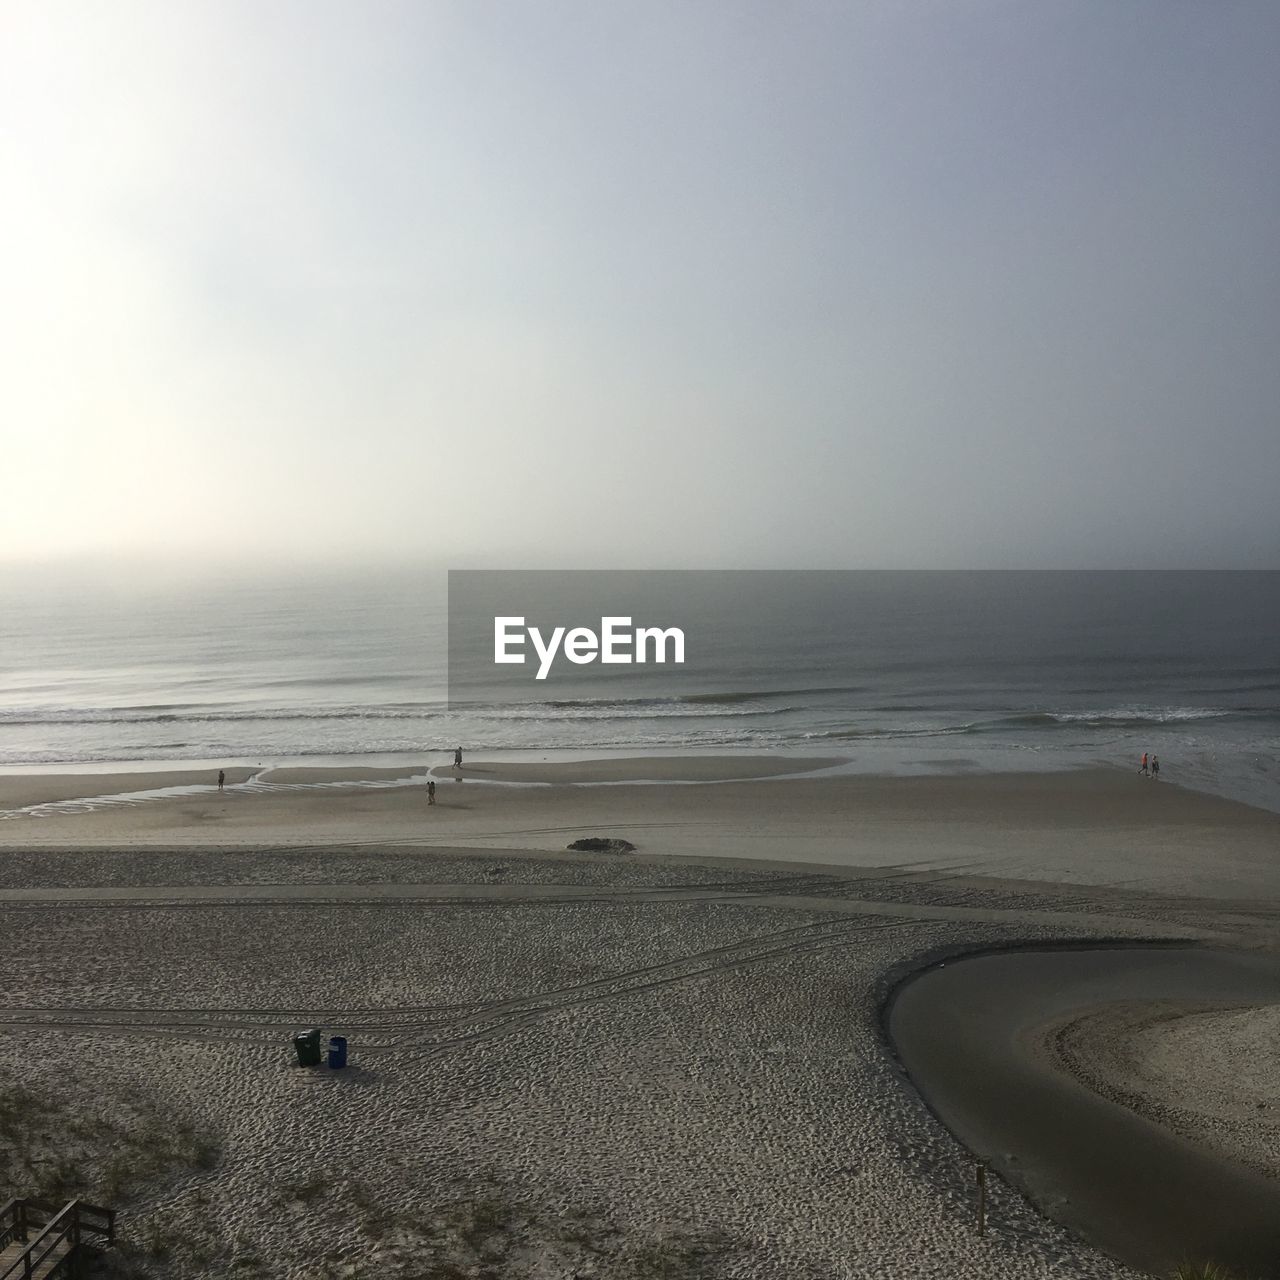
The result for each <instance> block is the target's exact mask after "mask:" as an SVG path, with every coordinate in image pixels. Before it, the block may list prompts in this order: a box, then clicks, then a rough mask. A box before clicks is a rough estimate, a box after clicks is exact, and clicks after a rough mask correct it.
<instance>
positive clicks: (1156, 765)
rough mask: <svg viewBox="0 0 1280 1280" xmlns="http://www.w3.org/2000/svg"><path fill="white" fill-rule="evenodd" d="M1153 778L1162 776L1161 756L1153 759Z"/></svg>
mask: <svg viewBox="0 0 1280 1280" xmlns="http://www.w3.org/2000/svg"><path fill="white" fill-rule="evenodd" d="M1151 776H1152V777H1153V778H1158V777H1159V776H1160V757H1159V756H1152V757H1151Z"/></svg>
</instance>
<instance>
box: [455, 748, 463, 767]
mask: <svg viewBox="0 0 1280 1280" xmlns="http://www.w3.org/2000/svg"><path fill="white" fill-rule="evenodd" d="M453 767H454V768H455V769H461V768H462V748H461V747H454V749H453Z"/></svg>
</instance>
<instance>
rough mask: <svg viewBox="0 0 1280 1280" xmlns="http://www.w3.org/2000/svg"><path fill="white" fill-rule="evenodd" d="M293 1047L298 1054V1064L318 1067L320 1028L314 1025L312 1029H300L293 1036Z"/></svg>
mask: <svg viewBox="0 0 1280 1280" xmlns="http://www.w3.org/2000/svg"><path fill="white" fill-rule="evenodd" d="M293 1047H294V1049H295V1050H296V1051H297V1054H298V1066H300V1067H318V1066H319V1065H320V1060H321V1053H320V1028H319V1027H312V1028H311V1030H310V1031H299V1032H298V1034H297V1035H296V1036H294V1037H293Z"/></svg>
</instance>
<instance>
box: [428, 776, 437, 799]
mask: <svg viewBox="0 0 1280 1280" xmlns="http://www.w3.org/2000/svg"><path fill="white" fill-rule="evenodd" d="M435 802H436V780H435V779H434V778H430V779H428V781H427V803H428V804H435Z"/></svg>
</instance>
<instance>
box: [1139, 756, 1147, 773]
mask: <svg viewBox="0 0 1280 1280" xmlns="http://www.w3.org/2000/svg"><path fill="white" fill-rule="evenodd" d="M1138 772H1139V773H1140V774H1142V776H1143V777H1144V778H1145V777H1146V776H1147V753H1146V752H1145V751H1144V752H1143V753H1142V768H1141V769H1139V770H1138Z"/></svg>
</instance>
